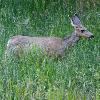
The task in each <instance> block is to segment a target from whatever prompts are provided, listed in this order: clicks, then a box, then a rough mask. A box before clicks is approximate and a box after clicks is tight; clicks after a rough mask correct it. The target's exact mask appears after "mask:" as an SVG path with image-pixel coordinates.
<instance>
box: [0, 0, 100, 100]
mask: <svg viewBox="0 0 100 100" xmlns="http://www.w3.org/2000/svg"><path fill="white" fill-rule="evenodd" d="M56 1H57V0H55V2H53V0H0V100H100V2H99V0H97V1H98V2H97V1H94V0H91V2H88V1H89V0H87V2H85V3H86V5H84V6H83V8H84V9H78V7H79V6H78V3H77V2H75V3H74V0H72V1H71V0H62V1H60V0H58V1H57V2H56ZM77 1H78V0H77ZM92 1H94V2H93V5H92ZM88 3H90V4H88ZM89 5H91V6H89ZM87 6H88V7H87ZM75 12H78V14H79V16H80V19H81V21H82V23H83V24H84V26H85V27H87V28H88V30H89V31H91V32H92V33H93V34H94V36H95V38H94V39H93V40H90V41H89V40H86V39H82V40H80V41H79V43H78V44H76V45H75V46H74V47H73V48H70V50H69V51H66V56H65V57H64V58H62V59H53V58H48V57H44V56H40V55H38V54H33V55H28V56H27V57H25V58H24V57H23V58H22V59H20V60H18V61H17V60H12V59H9V60H7V61H6V62H4V61H3V58H2V56H3V55H4V51H5V47H6V43H7V41H8V40H9V38H10V37H12V36H14V35H28V36H56V37H62V38H63V37H64V36H67V35H70V34H71V32H73V31H74V29H73V27H72V26H71V25H70V20H69V18H68V15H72V14H74V13H75Z"/></svg>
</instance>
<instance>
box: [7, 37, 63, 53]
mask: <svg viewBox="0 0 100 100" xmlns="http://www.w3.org/2000/svg"><path fill="white" fill-rule="evenodd" d="M33 46H36V47H38V48H40V49H41V50H42V51H45V52H46V53H47V54H56V55H58V54H60V55H61V54H62V53H63V52H64V49H63V48H64V46H63V40H62V39H61V38H57V37H29V36H14V37H12V38H11V39H10V40H9V41H8V44H7V53H15V54H19V53H21V52H22V51H24V52H27V51H29V50H31V49H32V48H33Z"/></svg>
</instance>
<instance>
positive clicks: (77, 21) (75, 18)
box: [70, 14, 81, 26]
mask: <svg viewBox="0 0 100 100" xmlns="http://www.w3.org/2000/svg"><path fill="white" fill-rule="evenodd" d="M70 20H71V24H72V26H79V25H81V21H80V19H79V17H78V15H77V14H74V16H72V17H70Z"/></svg>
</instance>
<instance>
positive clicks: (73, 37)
mask: <svg viewBox="0 0 100 100" xmlns="http://www.w3.org/2000/svg"><path fill="white" fill-rule="evenodd" d="M78 40H79V37H78V36H77V35H76V33H74V32H73V33H72V35H71V36H69V37H67V38H65V39H64V46H65V48H68V47H70V46H73V45H74V44H76V43H77V42H78Z"/></svg>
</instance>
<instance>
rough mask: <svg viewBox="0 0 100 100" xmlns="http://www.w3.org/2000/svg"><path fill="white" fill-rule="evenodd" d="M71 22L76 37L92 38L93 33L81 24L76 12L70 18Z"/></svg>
mask: <svg viewBox="0 0 100 100" xmlns="http://www.w3.org/2000/svg"><path fill="white" fill-rule="evenodd" d="M70 19H71V24H72V26H74V28H75V34H76V35H77V36H78V37H85V38H93V37H94V36H93V34H92V33H91V32H89V31H88V30H87V29H86V28H85V27H84V26H83V25H82V24H81V21H80V19H79V18H78V16H77V14H75V15H74V16H72V17H71V18H70Z"/></svg>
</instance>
